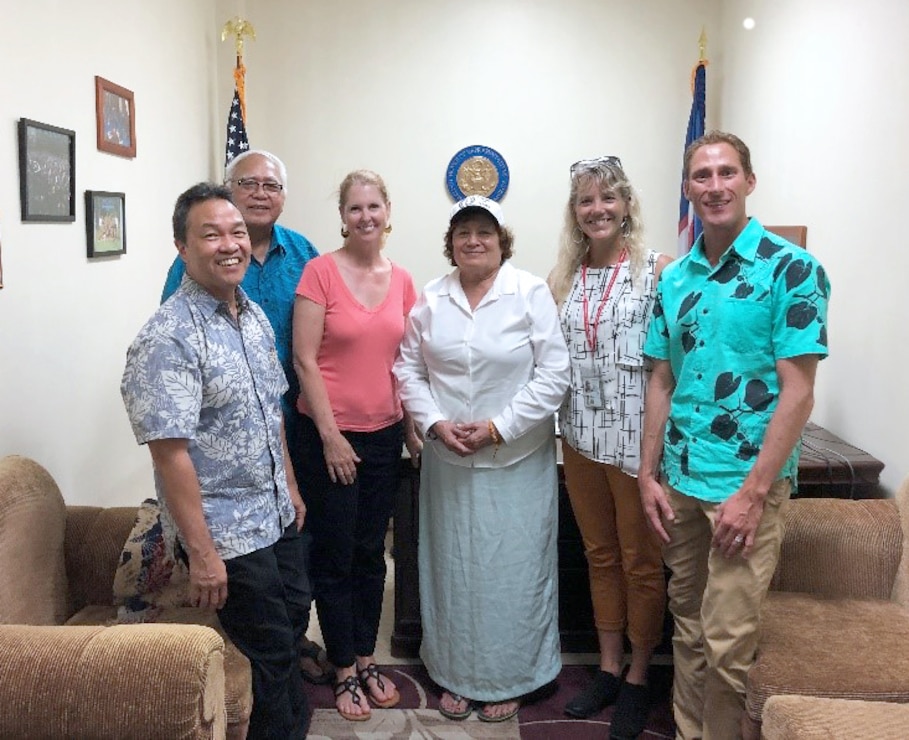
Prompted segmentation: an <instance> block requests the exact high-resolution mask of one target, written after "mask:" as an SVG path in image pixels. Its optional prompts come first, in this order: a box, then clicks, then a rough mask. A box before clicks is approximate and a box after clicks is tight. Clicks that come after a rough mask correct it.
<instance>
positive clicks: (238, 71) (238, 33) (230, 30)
mask: <svg viewBox="0 0 909 740" xmlns="http://www.w3.org/2000/svg"><path fill="white" fill-rule="evenodd" d="M228 36H233V37H234V43H235V44H236V47H237V66H236V67H235V68H234V82H235V83H236V86H237V97H238V98H239V100H240V114H241V115H242V116H243V120H244V121H246V120H247V118H246V67H245V66H243V37H244V36H249V37H250V38H251V39H252V40H253V41H255V40H256V29H255V28H253V25H252V23H250V22H249V21H247V20H244V19H243V18H241V17H240V16H234V17H233V18H231V19H230V20H229V21H227V23H225V24H224V28H222V29H221V41H222V42H223V41H226V40H227V37H228Z"/></svg>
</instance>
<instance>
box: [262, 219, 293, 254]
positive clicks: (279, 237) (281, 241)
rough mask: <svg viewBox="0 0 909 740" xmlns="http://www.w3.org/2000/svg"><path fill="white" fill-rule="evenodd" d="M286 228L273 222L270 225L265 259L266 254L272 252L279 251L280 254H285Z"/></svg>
mask: <svg viewBox="0 0 909 740" xmlns="http://www.w3.org/2000/svg"><path fill="white" fill-rule="evenodd" d="M287 241H288V240H287V235H286V229H285V228H284V227H283V226H279V225H278V224H275V225H274V226H272V227H271V244H269V245H268V252H267V253H266V259H267V258H268V255H270V254H271V253H272V252H280V253H281V254H282V255H284V254H287V246H286V244H285V242H287Z"/></svg>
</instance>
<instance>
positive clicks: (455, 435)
mask: <svg viewBox="0 0 909 740" xmlns="http://www.w3.org/2000/svg"><path fill="white" fill-rule="evenodd" d="M430 431H431V432H432V433H433V434H435V435H436V436H437V437H438V438H439V439H440V440H442V444H444V445H445V446H446V447H447V448H448V449H449V450H451V451H452V452H454V453H455V454H456V455H458V456H460V457H469V456H470V455H472V454H474V453H475V452H476V451H477V450H481V449H483V448H484V447H488V446H489V445H491V444H495V440H494V439H493V437H492V434H491V431H492V430H491V429H490V422H489V421H485V420H484V421H466V422H465V421H461V422H453V421H447V420H442V421H437V422H436V423H435V424H433V425H432V427H431V428H430Z"/></svg>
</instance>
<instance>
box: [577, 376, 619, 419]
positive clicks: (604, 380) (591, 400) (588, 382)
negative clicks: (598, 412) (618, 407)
mask: <svg viewBox="0 0 909 740" xmlns="http://www.w3.org/2000/svg"><path fill="white" fill-rule="evenodd" d="M581 384H582V386H581V387H582V390H583V392H584V404H585V405H586V406H587V408H589V409H605V410H607V411H612V409H613V404H614V402H615V397H616V393H617V390H618V388H617V383H616V376H615V371H612V372H609V371H608V370H606V369H605V368H591V369H589V370H583V371H582V372H581Z"/></svg>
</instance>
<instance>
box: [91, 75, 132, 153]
mask: <svg viewBox="0 0 909 740" xmlns="http://www.w3.org/2000/svg"><path fill="white" fill-rule="evenodd" d="M95 118H96V119H97V129H98V149H100V150H101V151H102V152H108V153H110V154H117V155H119V156H121V157H135V156H136V103H135V101H134V100H133V93H132V90H127V89H126V88H125V87H120V86H119V85H115V84H114V83H113V82H110V81H109V80H105V79H104V78H103V77H97V76H96V77H95Z"/></svg>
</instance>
